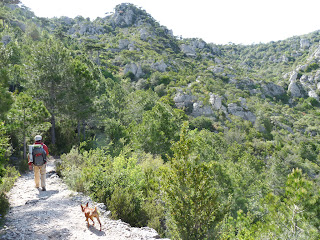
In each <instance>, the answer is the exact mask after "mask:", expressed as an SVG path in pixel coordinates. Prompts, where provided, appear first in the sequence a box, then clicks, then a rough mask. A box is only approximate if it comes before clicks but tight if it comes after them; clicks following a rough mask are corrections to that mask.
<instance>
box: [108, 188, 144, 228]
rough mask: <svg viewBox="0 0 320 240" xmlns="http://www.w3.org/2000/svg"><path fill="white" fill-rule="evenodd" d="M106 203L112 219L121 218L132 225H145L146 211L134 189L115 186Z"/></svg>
mask: <svg viewBox="0 0 320 240" xmlns="http://www.w3.org/2000/svg"><path fill="white" fill-rule="evenodd" d="M107 204H108V208H109V209H110V211H111V216H112V218H113V219H121V220H122V221H124V222H126V223H129V224H130V225H131V226H134V227H142V226H145V225H146V212H145V211H144V210H143V209H142V208H141V199H140V198H139V197H138V194H137V193H136V192H135V191H133V190H130V189H123V188H120V187H116V188H115V190H114V192H113V194H112V196H111V200H109V201H108V202H107Z"/></svg>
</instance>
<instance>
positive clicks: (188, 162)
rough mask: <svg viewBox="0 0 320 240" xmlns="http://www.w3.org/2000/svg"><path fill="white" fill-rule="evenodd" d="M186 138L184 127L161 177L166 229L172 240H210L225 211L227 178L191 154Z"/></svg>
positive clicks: (212, 163) (184, 126)
mask: <svg viewBox="0 0 320 240" xmlns="http://www.w3.org/2000/svg"><path fill="white" fill-rule="evenodd" d="M187 134H188V125H187V123H184V125H183V127H182V130H181V134H180V141H178V142H177V143H175V144H174V146H173V152H174V157H173V158H171V159H170V160H169V166H168V169H167V171H165V172H164V176H163V177H164V179H163V180H164V181H163V184H162V188H163V190H164V193H165V197H166V205H167V207H168V214H169V216H168V226H169V228H170V231H171V232H172V233H173V236H172V237H173V238H174V239H183V240H184V239H188V240H191V239H194V240H198V239H213V236H212V235H213V233H212V232H213V229H214V227H215V226H217V224H218V223H219V222H220V221H221V220H222V219H223V217H224V215H225V214H226V213H227V210H228V200H226V196H227V194H228V192H231V191H230V190H229V189H223V188H222V187H221V186H222V185H224V184H222V183H223V182H227V181H228V179H229V178H228V176H227V175H226V174H225V171H224V170H223V168H222V167H221V166H220V165H219V164H218V163H217V162H214V161H211V162H205V161H203V160H201V159H200V157H199V156H194V155H193V154H192V143H191V140H190V139H189V138H188V135H187ZM222 196H223V197H222Z"/></svg>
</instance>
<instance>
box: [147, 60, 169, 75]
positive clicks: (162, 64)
mask: <svg viewBox="0 0 320 240" xmlns="http://www.w3.org/2000/svg"><path fill="white" fill-rule="evenodd" d="M167 67H168V66H167V64H165V62H164V61H163V60H161V61H160V62H155V63H153V64H152V65H151V68H152V69H153V70H156V71H159V72H165V71H166V70H167Z"/></svg>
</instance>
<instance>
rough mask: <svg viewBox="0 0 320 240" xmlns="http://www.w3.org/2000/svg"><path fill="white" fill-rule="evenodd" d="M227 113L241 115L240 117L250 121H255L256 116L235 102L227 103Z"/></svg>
mask: <svg viewBox="0 0 320 240" xmlns="http://www.w3.org/2000/svg"><path fill="white" fill-rule="evenodd" d="M228 113H230V114H232V115H235V116H238V117H241V118H242V119H244V120H248V121H250V122H252V123H254V122H255V121H256V116H255V115H254V114H253V113H252V112H250V111H247V110H245V109H244V108H243V107H242V106H239V105H237V104H236V103H229V104H228Z"/></svg>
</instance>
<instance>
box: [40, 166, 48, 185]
mask: <svg viewBox="0 0 320 240" xmlns="http://www.w3.org/2000/svg"><path fill="white" fill-rule="evenodd" d="M46 166H47V165H46V164H43V165H42V166H41V167H40V174H41V187H42V188H45V187H46Z"/></svg>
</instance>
